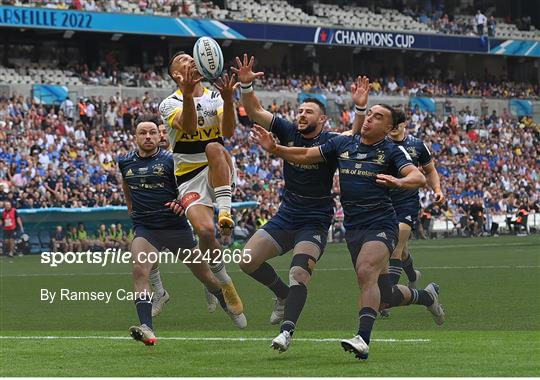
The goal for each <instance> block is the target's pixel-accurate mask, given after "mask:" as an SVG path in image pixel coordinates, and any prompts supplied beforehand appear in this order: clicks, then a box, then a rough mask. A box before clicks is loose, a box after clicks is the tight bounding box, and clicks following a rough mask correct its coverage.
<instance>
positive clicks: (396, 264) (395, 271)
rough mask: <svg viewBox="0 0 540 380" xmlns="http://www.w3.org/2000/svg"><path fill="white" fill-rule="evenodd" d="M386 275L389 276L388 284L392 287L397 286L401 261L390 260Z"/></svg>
mask: <svg viewBox="0 0 540 380" xmlns="http://www.w3.org/2000/svg"><path fill="white" fill-rule="evenodd" d="M388 273H389V274H390V283H391V285H392V286H394V285H397V284H398V282H399V278H400V277H401V260H400V259H390V266H389V267H388Z"/></svg>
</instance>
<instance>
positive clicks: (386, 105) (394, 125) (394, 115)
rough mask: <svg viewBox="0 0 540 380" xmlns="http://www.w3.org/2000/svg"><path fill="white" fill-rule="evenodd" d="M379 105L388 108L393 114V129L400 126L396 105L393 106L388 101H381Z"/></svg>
mask: <svg viewBox="0 0 540 380" xmlns="http://www.w3.org/2000/svg"><path fill="white" fill-rule="evenodd" d="M379 106H381V107H382V108H386V109H387V110H388V111H390V113H391V114H392V129H394V128H396V127H397V126H398V124H399V123H398V114H397V112H396V110H395V108H394V107H392V106H391V105H389V104H386V103H380V104H379Z"/></svg>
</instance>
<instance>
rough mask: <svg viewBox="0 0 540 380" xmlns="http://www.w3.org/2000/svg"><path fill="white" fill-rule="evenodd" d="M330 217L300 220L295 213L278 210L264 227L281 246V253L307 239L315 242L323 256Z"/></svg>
mask: <svg viewBox="0 0 540 380" xmlns="http://www.w3.org/2000/svg"><path fill="white" fill-rule="evenodd" d="M330 222H331V220H330V218H327V220H317V219H315V220H311V221H309V222H306V221H300V222H299V221H298V219H296V220H295V218H294V217H293V215H289V214H288V213H284V212H278V213H277V214H276V215H275V216H273V217H272V219H270V221H269V222H268V223H266V224H265V225H264V226H263V227H262V229H263V230H264V231H266V232H267V233H268V234H269V235H270V236H271V237H272V239H274V241H275V242H276V243H277V244H278V245H279V247H280V248H281V255H283V254H285V253H287V252H289V251H290V250H291V249H293V248H294V247H295V246H296V244H298V243H300V242H302V241H307V242H310V243H313V244H315V245H316V246H317V247H318V248H319V250H320V252H321V256H322V254H323V252H324V247H326V241H327V239H328V229H329V228H330Z"/></svg>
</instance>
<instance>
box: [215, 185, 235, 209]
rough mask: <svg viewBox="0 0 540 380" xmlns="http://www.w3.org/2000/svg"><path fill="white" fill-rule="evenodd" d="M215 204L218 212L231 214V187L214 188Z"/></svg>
mask: <svg viewBox="0 0 540 380" xmlns="http://www.w3.org/2000/svg"><path fill="white" fill-rule="evenodd" d="M214 194H215V196H216V203H217V207H218V209H219V211H227V212H228V213H230V212H231V202H232V201H231V199H232V189H231V185H226V186H218V187H215V188H214Z"/></svg>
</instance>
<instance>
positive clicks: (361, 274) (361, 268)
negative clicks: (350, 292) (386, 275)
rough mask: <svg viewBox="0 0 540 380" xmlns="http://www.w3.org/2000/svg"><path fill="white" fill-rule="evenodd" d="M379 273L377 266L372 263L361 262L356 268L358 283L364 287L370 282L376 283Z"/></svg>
mask: <svg viewBox="0 0 540 380" xmlns="http://www.w3.org/2000/svg"><path fill="white" fill-rule="evenodd" d="M378 276H379V275H378V273H377V271H376V268H375V266H373V265H371V264H369V263H368V264H365V265H364V264H360V265H358V266H357V268H356V277H357V279H358V285H360V287H364V286H366V285H369V284H376V283H377V278H378Z"/></svg>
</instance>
